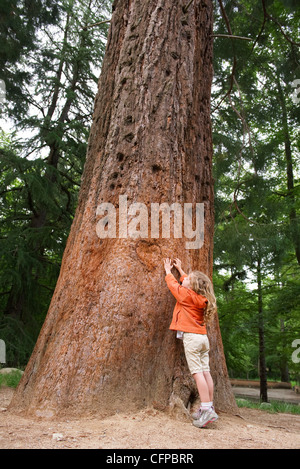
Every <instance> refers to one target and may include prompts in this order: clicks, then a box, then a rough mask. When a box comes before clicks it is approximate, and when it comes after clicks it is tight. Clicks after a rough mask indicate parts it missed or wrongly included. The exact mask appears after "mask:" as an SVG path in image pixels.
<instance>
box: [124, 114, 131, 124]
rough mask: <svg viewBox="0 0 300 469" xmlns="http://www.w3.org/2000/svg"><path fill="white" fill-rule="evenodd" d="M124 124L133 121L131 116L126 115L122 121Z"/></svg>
mask: <svg viewBox="0 0 300 469" xmlns="http://www.w3.org/2000/svg"><path fill="white" fill-rule="evenodd" d="M124 123H125V125H129V124H132V123H133V117H132V116H127V117H126V118H125V121H124Z"/></svg>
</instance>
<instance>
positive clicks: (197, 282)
mask: <svg viewBox="0 0 300 469" xmlns="http://www.w3.org/2000/svg"><path fill="white" fill-rule="evenodd" d="M189 281H190V286H191V289H192V290H194V292H196V293H198V295H203V296H205V298H207V300H208V305H207V307H206V309H205V311H204V319H205V322H208V321H210V320H211V319H212V317H213V315H214V314H215V313H216V311H217V304H216V297H215V294H214V287H213V284H212V282H211V280H210V279H209V278H208V276H207V275H205V274H204V273H203V272H200V271H199V270H194V271H193V272H191V273H190V274H189Z"/></svg>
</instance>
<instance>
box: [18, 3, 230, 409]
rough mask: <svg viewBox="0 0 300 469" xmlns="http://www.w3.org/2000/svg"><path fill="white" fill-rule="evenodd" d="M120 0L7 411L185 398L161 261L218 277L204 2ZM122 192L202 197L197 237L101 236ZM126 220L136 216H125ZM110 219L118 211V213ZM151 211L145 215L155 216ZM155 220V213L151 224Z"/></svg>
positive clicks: (147, 198) (142, 196)
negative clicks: (40, 307)
mask: <svg viewBox="0 0 300 469" xmlns="http://www.w3.org/2000/svg"><path fill="white" fill-rule="evenodd" d="M186 3H187V2H186V1H184V2H183V1H178V0H164V1H162V0H157V1H150V0H145V1H143V2H140V1H137V0H132V1H131V0H118V1H115V4H114V6H113V16H112V21H111V27H110V32H109V37H108V44H107V50H106V54H105V59H104V62H103V68H102V73H101V77H100V81H99V90H98V94H97V96H96V100H95V111H94V116H93V125H92V128H91V133H90V139H89V145H88V153H87V161H86V165H85V170H84V175H83V179H82V185H81V191H80V196H79V202H78V207H77V211H76V216H75V219H74V222H73V225H72V229H71V232H70V235H69V239H68V243H67V246H66V250H65V253H64V257H63V262H62V266H61V272H60V276H59V279H58V282H57V286H56V290H55V292H54V295H53V298H52V302H51V305H50V308H49V311H48V315H47V318H46V320H45V323H44V326H43V328H42V330H41V333H40V336H39V339H38V341H37V344H36V347H35V349H34V351H33V354H32V356H31V359H30V361H29V363H28V366H27V368H26V371H25V373H24V375H23V377H22V380H21V382H20V385H19V387H18V389H17V391H16V394H15V397H14V399H13V401H12V404H11V406H10V408H11V409H12V410H25V411H27V412H28V413H36V414H37V415H52V414H55V413H57V412H60V414H62V412H64V411H65V412H66V413H68V414H71V413H73V414H81V413H86V412H95V413H98V414H99V415H100V414H101V415H107V414H111V413H113V412H115V411H118V410H119V411H124V410H126V411H130V410H134V409H139V408H141V407H143V406H145V405H154V406H156V407H158V408H161V409H163V408H166V407H167V406H168V405H169V404H170V402H174V399H175V401H176V398H177V397H179V398H180V399H181V400H182V401H183V403H184V405H187V404H188V402H189V401H191V400H193V398H194V396H195V386H194V383H193V380H192V378H191V376H190V373H189V371H188V370H187V366H186V362H185V358H184V353H183V347H182V341H180V340H178V339H176V338H175V333H174V332H172V331H170V330H169V325H170V322H171V317H172V311H173V307H174V304H175V300H174V298H173V296H172V295H171V293H170V292H169V290H168V288H167V286H166V283H165V280H164V277H165V274H164V269H163V262H162V259H163V258H164V257H172V258H174V257H179V258H181V259H182V262H183V268H184V269H185V270H186V271H190V270H192V269H200V270H203V271H204V272H205V273H207V274H208V275H210V276H211V275H212V265H213V228H214V209H213V179H212V137H211V122H210V89H211V80H212V73H213V70H212V46H213V45H212V41H213V38H212V10H213V8H212V2H211V0H206V1H203V0H201V1H199V0H195V1H194V2H193V4H191V5H190V7H189V8H188V11H187V12H184V11H183V7H184V5H185V4H186ZM119 195H126V196H127V198H128V202H127V203H128V208H129V206H130V204H132V203H133V202H142V203H144V204H145V205H146V206H147V208H148V211H149V214H150V204H151V203H160V204H161V203H163V202H165V203H167V204H169V205H171V204H172V203H174V202H177V203H179V204H181V206H182V207H183V204H184V203H188V202H189V203H193V204H194V205H195V203H204V216H205V218H204V244H203V246H202V247H201V249H186V245H185V243H186V241H190V239H187V238H186V237H184V236H183V237H182V238H175V237H174V236H172V224H171V236H170V239H166V238H164V237H163V236H161V233H160V237H159V238H154V237H151V233H150V226H149V236H148V237H144V238H143V239H142V238H137V239H134V238H131V237H127V238H122V237H121V236H120V233H119V234H118V229H117V235H116V237H115V238H106V239H99V237H98V236H97V233H96V226H97V223H98V221H99V216H97V214H96V210H97V207H98V206H99V204H100V203H102V202H103V203H104V202H110V203H111V204H113V206H114V207H115V208H116V212H118V209H119V208H120V207H119ZM128 218H129V219H130V218H132V216H131V217H130V215H128ZM117 220H118V219H117ZM149 220H150V215H149ZM149 223H150V221H149ZM209 338H210V342H211V369H212V375H213V378H214V381H215V405H216V407H217V408H218V409H219V410H223V411H235V410H236V404H235V401H234V397H233V393H232V390H231V386H230V383H229V379H228V375H227V369H226V363H225V359H224V354H223V346H222V340H221V335H220V330H219V324H218V319H217V318H216V319H215V320H214V322H213V323H212V324H211V325H210V326H209Z"/></svg>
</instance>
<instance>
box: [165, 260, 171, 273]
mask: <svg viewBox="0 0 300 469" xmlns="http://www.w3.org/2000/svg"><path fill="white" fill-rule="evenodd" d="M164 267H165V271H166V274H170V273H171V269H172V267H173V265H172V261H171V259H169V258H167V259H164Z"/></svg>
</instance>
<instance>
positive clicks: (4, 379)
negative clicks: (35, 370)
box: [0, 370, 22, 388]
mask: <svg viewBox="0 0 300 469" xmlns="http://www.w3.org/2000/svg"><path fill="white" fill-rule="evenodd" d="M21 377H22V372H21V371H20V370H13V371H11V372H10V373H5V374H3V375H2V374H0V387H1V386H8V387H10V388H16V387H17V386H18V384H19V381H20V379H21Z"/></svg>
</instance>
